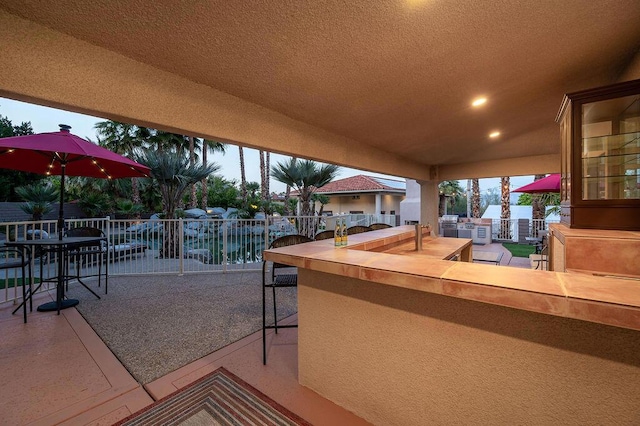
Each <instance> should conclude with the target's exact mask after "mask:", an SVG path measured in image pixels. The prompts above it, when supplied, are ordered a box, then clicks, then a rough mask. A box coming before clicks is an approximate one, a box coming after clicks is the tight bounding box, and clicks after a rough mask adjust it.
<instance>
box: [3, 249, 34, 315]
mask: <svg viewBox="0 0 640 426" xmlns="http://www.w3.org/2000/svg"><path fill="white" fill-rule="evenodd" d="M18 268H19V269H21V270H22V276H21V277H22V303H20V304H19V305H18V307H17V308H15V309H14V310H13V312H12V314H15V313H16V312H17V311H18V309H20V308H21V307H22V308H23V309H22V311H23V313H24V322H25V323H26V322H27V300H29V312H32V311H33V301H32V300H31V296H32V295H33V291H32V290H33V288H32V284H31V251H30V250H29V249H28V248H26V247H25V248H14V247H0V270H8V269H18ZM27 271H28V272H29V273H28V274H27V273H26V272H27ZM16 278H17V277H16ZM15 283H16V285H18V281H17V279H16V280H15ZM5 285H9V280H7V282H5ZM27 286H29V290H27Z"/></svg>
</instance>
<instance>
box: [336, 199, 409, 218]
mask: <svg viewBox="0 0 640 426" xmlns="http://www.w3.org/2000/svg"><path fill="white" fill-rule="evenodd" d="M358 196H359V197H360V198H358V199H353V196H351V195H343V196H332V197H329V204H327V205H325V206H324V209H325V211H326V210H331V211H332V212H333V214H334V215H335V214H338V213H349V212H350V211H362V212H363V213H364V214H380V212H379V211H378V212H377V211H376V197H375V195H374V194H360V195H358ZM403 198H404V196H397V195H389V194H382V195H381V196H380V201H381V204H380V206H381V208H380V209H381V210H383V211H384V212H385V214H391V210H394V211H395V214H400V201H401V200H402V199H403Z"/></svg>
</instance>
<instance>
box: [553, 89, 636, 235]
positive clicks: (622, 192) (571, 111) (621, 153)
mask: <svg viewBox="0 0 640 426" xmlns="http://www.w3.org/2000/svg"><path fill="white" fill-rule="evenodd" d="M557 120H558V122H559V124H560V135H561V140H562V149H561V161H562V163H561V174H562V181H561V200H562V213H561V221H562V222H563V223H565V224H566V225H568V226H570V227H573V228H594V229H626V230H639V229H640V80H634V81H629V82H625V83H619V84H615V85H611V86H606V87H600V88H596V89H591V90H584V91H581V92H576V93H570V94H567V95H565V97H564V100H563V102H562V106H561V108H560V112H559V113H558V119H557Z"/></svg>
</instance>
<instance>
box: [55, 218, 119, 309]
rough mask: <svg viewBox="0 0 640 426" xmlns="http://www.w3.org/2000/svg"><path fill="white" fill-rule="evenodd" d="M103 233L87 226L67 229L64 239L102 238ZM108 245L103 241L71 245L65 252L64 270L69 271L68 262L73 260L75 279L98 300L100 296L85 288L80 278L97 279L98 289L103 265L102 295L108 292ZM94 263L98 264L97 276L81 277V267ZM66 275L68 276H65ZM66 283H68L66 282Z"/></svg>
mask: <svg viewBox="0 0 640 426" xmlns="http://www.w3.org/2000/svg"><path fill="white" fill-rule="evenodd" d="M104 236H105V235H104V232H102V230H100V229H98V228H92V227H89V226H82V227H78V228H72V229H68V230H67V231H66V232H65V237H69V238H73V237H104ZM107 252H108V245H107V243H106V242H105V241H92V242H88V243H79V244H73V245H70V246H68V247H67V252H66V262H67V265H66V270H67V271H68V269H69V262H70V261H71V260H73V262H74V264H75V268H76V275H75V277H74V278H75V279H76V280H78V282H79V283H80V284H81V285H82V286H83V287H84V288H86V289H87V290H89V291H90V292H91V293H92V294H93V295H94V296H96V297H97V298H98V299H100V296H98V294H97V293H96V292H94V291H93V290H92V289H91V288H89V286H87V285H86V284H85V283H84V282H83V281H82V278H88V277H95V276H97V277H98V287H100V286H101V284H102V264H103V263H104V265H105V267H104V276H105V279H104V293H105V294H107V292H108V291H109V262H107ZM92 262H96V263H97V264H98V273H97V274H86V275H81V271H82V265H83V264H90V263H92ZM67 275H68V274H67ZM67 283H68V281H67Z"/></svg>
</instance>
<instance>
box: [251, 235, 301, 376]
mask: <svg viewBox="0 0 640 426" xmlns="http://www.w3.org/2000/svg"><path fill="white" fill-rule="evenodd" d="M311 241H313V240H312V239H311V238H308V237H305V236H304V235H285V236H283V237H280V238H277V239H275V240H274V241H273V242H272V243H271V244H270V245H269V248H270V249H272V248H279V247H286V246H292V245H295V244H302V243H308V242H311ZM267 263H272V265H271V274H269V276H270V280H269V281H267ZM282 268H292V266H290V265H283V264H281V263H277V262H267V261H266V260H265V261H263V262H262V363H263V364H264V365H266V364H267V329H275V331H276V334H278V327H280V328H293V327H297V326H298V324H287V325H280V326H279V325H278V313H277V306H276V288H286V287H297V286H298V274H297V273H294V274H292V273H277V270H278V269H282ZM267 288H271V290H272V292H273V325H267V308H266V291H267Z"/></svg>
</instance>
